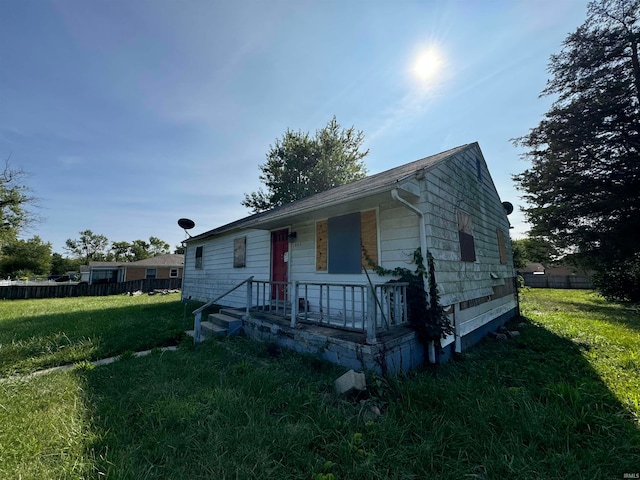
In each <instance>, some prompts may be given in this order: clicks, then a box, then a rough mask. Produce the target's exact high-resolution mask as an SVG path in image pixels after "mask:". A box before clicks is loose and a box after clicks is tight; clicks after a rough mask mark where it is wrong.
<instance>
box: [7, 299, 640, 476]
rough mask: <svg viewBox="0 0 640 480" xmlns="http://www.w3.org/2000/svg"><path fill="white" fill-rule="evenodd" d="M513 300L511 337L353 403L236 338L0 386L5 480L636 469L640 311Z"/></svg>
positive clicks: (377, 382) (288, 357)
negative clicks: (517, 314)
mask: <svg viewBox="0 0 640 480" xmlns="http://www.w3.org/2000/svg"><path fill="white" fill-rule="evenodd" d="M523 297H524V300H523V304H522V310H523V313H524V314H525V315H526V317H527V319H526V320H524V325H522V326H521V327H520V328H519V329H520V331H521V335H520V336H519V337H518V338H516V339H514V340H510V341H495V340H485V341H483V342H482V343H481V344H479V345H478V346H476V347H474V348H473V349H471V350H469V351H468V352H466V353H464V354H463V355H460V356H459V357H457V358H456V359H454V360H453V361H451V362H449V363H448V364H446V365H442V366H439V367H435V368H427V369H425V370H423V371H420V372H413V373H411V374H409V375H403V376H398V377H390V378H381V377H377V376H374V375H369V376H368V379H367V380H368V385H369V391H368V393H367V395H363V396H361V397H359V398H342V397H337V396H336V395H335V394H334V393H333V390H332V382H333V380H334V379H335V378H336V377H337V376H338V375H340V374H341V373H342V372H343V369H340V368H338V367H334V366H332V365H328V364H326V363H324V362H321V361H318V360H316V359H313V358H310V357H303V356H300V355H296V354H293V353H290V352H286V351H284V352H282V354H280V355H277V356H274V355H273V354H274V349H272V348H267V347H268V346H267V345H263V344H257V343H254V342H251V341H249V340H247V339H244V338H234V339H220V340H214V341H210V342H206V343H204V344H202V345H200V346H198V347H197V348H180V349H178V351H176V352H164V353H162V352H159V351H158V350H156V351H154V354H153V355H150V356H147V357H144V358H131V356H130V355H124V356H123V357H124V358H125V360H123V361H120V362H116V363H114V364H111V365H107V366H103V367H96V368H92V367H91V366H89V365H88V364H86V363H82V364H81V365H79V367H78V368H76V369H75V370H73V371H68V372H59V373H55V374H50V375H46V376H42V377H37V378H32V379H30V380H28V381H18V382H15V381H12V382H7V383H0V425H2V428H0V478H24V479H61V478H68V479H85V478H109V479H155V478H157V479H164V478H184V479H209V478H216V479H218V478H220V479H224V478H278V479H280V478H301V479H314V480H329V479H330V478H335V479H376V478H392V479H394V478H395V479H423V478H438V479H460V478H468V479H494V478H496V479H502V478H526V479H561V478H562V479H564V478H590V479H600V478H602V479H607V478H623V474H624V473H637V472H640V411H639V410H638V407H637V400H638V393H639V391H640V385H639V384H638V378H639V377H640V375H638V364H637V357H636V356H635V354H637V352H639V351H640V315H639V314H638V311H637V310H635V309H633V308H631V307H629V306H624V305H615V304H609V303H607V302H605V301H603V300H601V299H600V298H599V297H597V296H593V295H592V294H590V293H588V292H582V291H579V292H576V291H552V290H531V291H527V292H525V293H524V295H523ZM117 311H119V310H118V309H116V312H117ZM177 313H178V315H177V316H178V320H179V321H180V322H181V321H182V317H181V315H182V312H181V311H179V312H177ZM0 325H1V323H0ZM127 350H133V349H132V348H127V349H124V350H123V352H126V351H127Z"/></svg>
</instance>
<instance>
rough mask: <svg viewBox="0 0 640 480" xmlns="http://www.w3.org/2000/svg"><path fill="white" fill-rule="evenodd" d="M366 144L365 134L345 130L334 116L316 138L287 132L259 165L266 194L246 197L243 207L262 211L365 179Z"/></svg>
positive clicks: (254, 194) (259, 191)
mask: <svg viewBox="0 0 640 480" xmlns="http://www.w3.org/2000/svg"><path fill="white" fill-rule="evenodd" d="M363 142H364V133H363V132H362V131H356V130H355V129H354V127H351V128H348V129H343V128H342V127H341V126H340V124H338V121H337V120H336V117H335V116H334V117H333V118H332V119H331V120H330V121H329V123H328V124H327V125H326V126H325V127H324V128H322V129H320V130H317V131H316V134H315V136H314V137H311V136H310V135H309V133H303V132H301V131H298V132H294V131H292V130H287V131H286V132H285V133H284V135H283V136H282V138H281V139H276V141H275V143H274V144H273V145H271V146H270V149H269V152H268V153H267V162H266V163H264V164H262V165H260V170H261V171H262V174H261V175H260V180H261V181H262V182H263V183H264V185H265V187H266V189H267V190H266V192H265V191H263V190H262V189H259V190H258V191H257V192H252V193H249V194H245V199H244V201H243V202H242V204H243V205H244V206H245V207H248V208H250V209H251V210H252V211H253V212H254V213H255V212H262V211H264V210H269V209H270V208H273V207H278V206H281V205H284V204H286V203H290V202H293V201H295V200H300V199H301V198H305V197H308V196H310V195H313V194H315V193H319V192H323V191H325V190H328V189H330V188H333V187H337V186H339V185H344V184H346V183H350V182H353V181H354V180H358V179H360V178H363V177H364V176H365V175H366V173H367V170H366V168H365V165H364V162H363V158H364V157H365V156H367V155H368V153H369V150H365V151H360V148H361V147H362V144H363Z"/></svg>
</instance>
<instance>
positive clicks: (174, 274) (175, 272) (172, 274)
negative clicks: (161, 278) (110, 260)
mask: <svg viewBox="0 0 640 480" xmlns="http://www.w3.org/2000/svg"><path fill="white" fill-rule="evenodd" d="M179 273H180V272H179V270H178V269H177V268H172V269H171V270H169V278H178V274H179Z"/></svg>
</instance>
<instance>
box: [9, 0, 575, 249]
mask: <svg viewBox="0 0 640 480" xmlns="http://www.w3.org/2000/svg"><path fill="white" fill-rule="evenodd" d="M586 4H587V2H586V1H577V0H574V1H570V0H527V1H525V0H493V1H489V0H487V1H480V0H460V1H456V0H451V1H437V0H431V1H410V0H398V1H380V0H368V1H365V0H343V1H338V0H325V1H305V0H295V1H294V0H286V1H279V0H274V1H253V0H236V1H213V0H182V1H178V0H126V1H125V0H110V1H104V0H95V1H86V0H60V1H45V0H0V160H4V159H6V158H8V157H9V156H11V164H12V166H14V167H20V168H23V169H24V170H26V171H27V172H28V173H30V177H29V179H28V184H29V186H30V187H31V188H32V190H33V193H34V194H35V196H37V197H38V198H39V199H40V205H41V210H40V215H41V216H42V217H43V218H44V222H42V223H39V224H37V225H35V226H34V227H33V228H32V229H31V230H29V231H28V232H24V234H23V235H22V236H23V237H25V238H26V237H31V236H33V235H39V236H40V237H41V238H42V239H43V240H45V241H48V242H51V243H52V244H53V248H54V251H57V252H60V253H64V251H63V246H64V243H65V240H66V239H67V238H77V237H78V236H79V235H78V232H80V231H81V230H85V229H91V230H93V232H95V233H101V234H103V235H106V236H107V237H108V238H109V240H111V241H132V240H135V239H148V238H149V237H150V236H156V237H160V238H162V239H163V240H165V241H167V242H169V243H170V244H171V245H172V247H173V246H175V245H177V244H179V243H180V241H181V240H183V239H184V238H185V234H184V232H183V231H182V230H181V229H180V228H179V227H178V225H177V223H176V221H177V219H178V218H180V217H188V218H191V219H193V220H194V221H195V222H196V227H195V229H194V230H193V231H192V233H194V234H195V233H201V232H203V231H206V230H209V229H211V228H214V227H217V226H220V225H223V224H225V223H228V222H230V221H233V220H236V219H238V218H241V217H244V216H246V215H247V214H248V213H249V212H248V211H247V209H246V208H245V207H243V206H242V205H241V204H240V202H241V201H242V199H243V198H244V193H247V192H251V191H254V190H256V189H258V188H259V187H260V182H259V179H258V176H259V174H260V171H259V167H258V166H259V165H260V164H262V163H264V161H265V154H266V152H267V151H268V149H269V146H270V145H271V144H272V143H273V142H274V140H275V139H276V138H279V137H281V135H282V134H283V133H284V131H285V130H286V129H287V128H291V129H292V130H296V131H297V130H302V131H305V132H306V131H309V132H312V133H313V132H315V130H316V129H318V128H321V127H323V126H324V125H326V123H327V122H328V121H329V120H330V119H331V117H332V116H333V115H336V117H337V120H338V122H339V123H340V124H341V125H342V126H343V127H350V126H355V127H356V128H357V129H360V130H363V131H364V133H365V136H366V141H365V147H366V148H369V149H370V154H369V156H368V157H367V158H366V164H367V168H368V170H369V172H370V173H377V172H380V171H383V170H386V169H389V168H392V167H395V166H397V165H400V164H403V163H407V162H409V161H413V160H416V159H419V158H422V157H425V156H428V155H431V154H435V153H438V152H440V151H442V150H446V149H448V148H452V147H455V146H458V145H461V144H465V143H470V142H474V141H478V142H479V143H480V147H481V148H482V150H483V153H484V155H485V158H486V160H487V163H488V165H489V169H490V171H491V174H492V177H493V179H494V182H495V184H496V187H497V189H498V193H499V194H500V196H501V198H502V200H508V201H511V202H512V203H514V205H516V212H514V213H513V214H512V215H511V217H510V220H511V223H512V225H514V227H515V228H514V229H513V230H512V235H513V236H514V237H516V238H519V237H522V236H523V235H524V233H525V232H526V231H527V229H528V227H527V225H526V224H524V222H523V217H522V215H521V213H520V212H519V211H517V207H518V206H520V205H522V201H521V200H520V199H519V196H520V195H521V193H519V192H517V191H516V190H515V188H514V184H513V181H512V180H511V175H512V174H514V173H518V172H521V171H522V170H524V169H525V168H526V167H527V163H525V162H524V161H522V160H520V159H519V153H520V152H519V150H518V149H517V148H516V147H514V146H513V145H512V143H511V142H510V139H512V138H515V137H518V136H521V135H523V134H526V133H527V132H528V130H529V129H530V128H532V127H534V126H536V125H537V123H538V122H539V121H540V119H541V118H542V115H543V114H544V112H546V111H547V110H548V107H549V105H550V102H551V99H549V98H543V99H541V98H539V94H540V92H541V91H542V89H543V88H544V86H545V83H546V81H547V79H548V73H547V65H548V61H549V57H550V55H551V54H553V53H558V52H559V51H560V48H561V43H562V41H563V40H564V39H565V38H566V36H567V34H569V33H571V32H573V31H574V30H575V29H576V28H577V27H578V26H579V25H580V24H581V23H583V21H584V20H585V18H586ZM430 48H431V49H435V51H437V52H438V53H437V55H438V58H439V69H438V70H437V71H436V72H434V73H433V75H432V76H431V77H430V78H429V79H427V80H424V79H420V78H418V76H416V74H415V72H414V64H415V62H416V58H418V57H419V56H420V54H421V52H424V51H425V49H430Z"/></svg>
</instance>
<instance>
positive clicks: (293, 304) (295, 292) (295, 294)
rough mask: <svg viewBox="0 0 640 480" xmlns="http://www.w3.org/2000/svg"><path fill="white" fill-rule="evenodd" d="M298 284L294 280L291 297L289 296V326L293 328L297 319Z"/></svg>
mask: <svg viewBox="0 0 640 480" xmlns="http://www.w3.org/2000/svg"><path fill="white" fill-rule="evenodd" d="M299 289H300V287H299V285H298V281H297V280H296V281H295V282H293V289H292V290H293V298H290V300H291V328H294V327H295V326H296V321H297V320H298V309H299V308H300V306H299V305H298V294H299V293H300V292H299Z"/></svg>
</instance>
